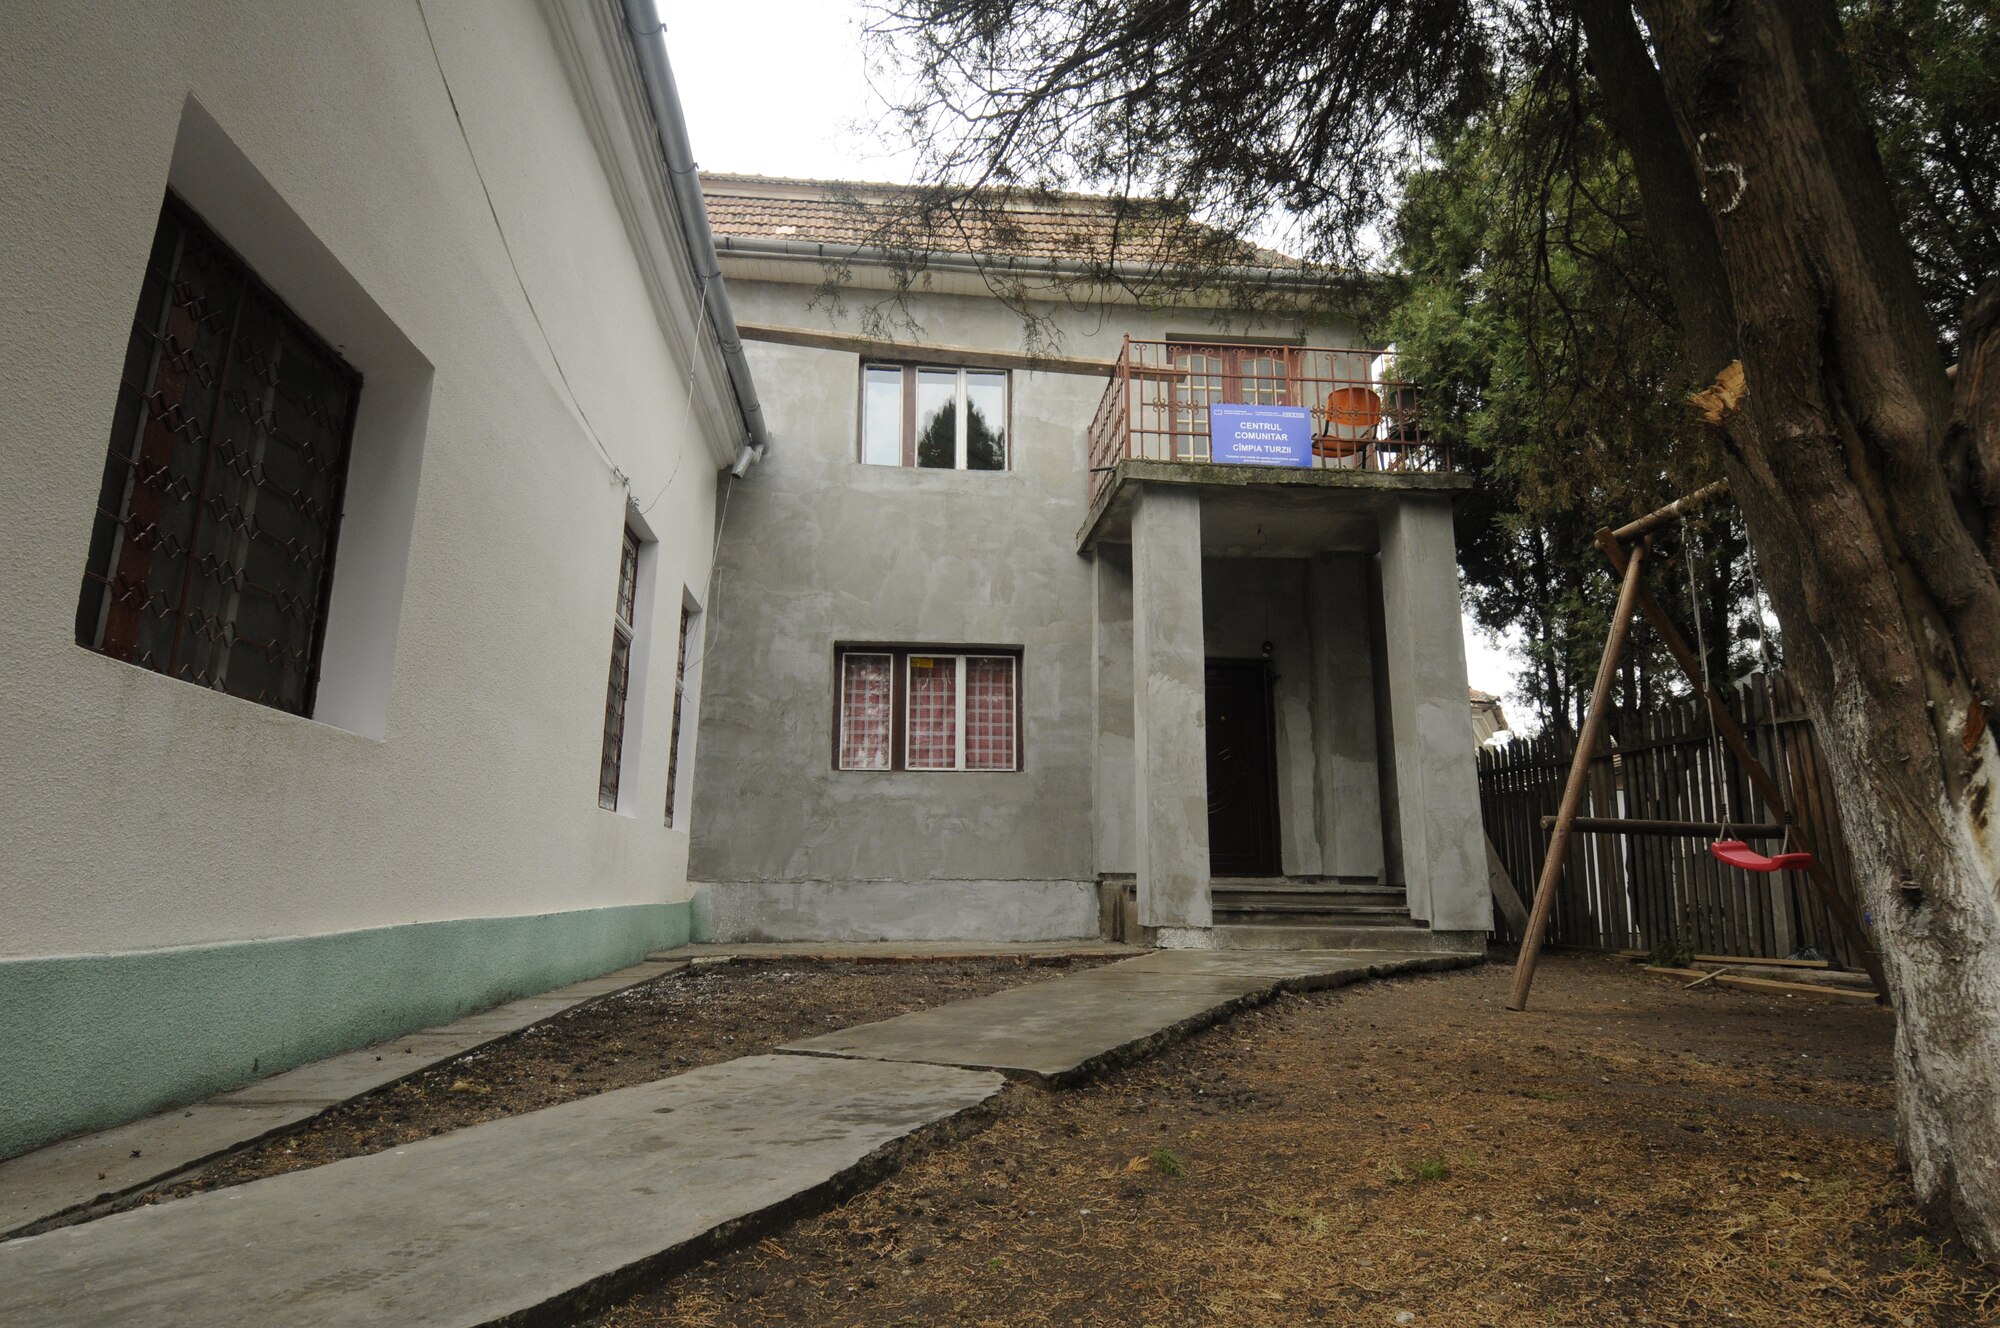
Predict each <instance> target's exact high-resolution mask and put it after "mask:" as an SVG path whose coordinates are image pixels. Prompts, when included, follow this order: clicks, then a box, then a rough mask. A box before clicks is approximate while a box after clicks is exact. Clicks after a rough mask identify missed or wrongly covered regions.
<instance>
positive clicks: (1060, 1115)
mask: <svg viewBox="0 0 2000 1328" xmlns="http://www.w3.org/2000/svg"><path fill="white" fill-rule="evenodd" d="M1506 979H1507V973H1506V970H1505V969H1503V968H1499V967H1490V968H1487V969H1484V970H1475V971H1471V972H1465V973H1458V974H1450V975H1444V976H1439V977H1432V978H1423V979H1415V980H1405V981H1398V982H1392V983H1378V984H1370V985H1368V986H1363V987H1357V988H1348V989H1345V990H1343V991H1340V992H1336V993H1326V994H1321V995H1315V996H1308V997H1287V998H1284V999H1282V1000H1280V1001H1279V1002H1278V1003H1276V1004H1274V1005H1272V1006H1270V1007H1266V1008H1265V1009H1263V1010H1260V1011H1257V1012H1253V1013H1251V1014H1248V1015H1246V1016H1243V1017H1241V1018H1239V1019H1237V1020H1236V1021H1234V1022H1232V1023H1230V1024H1228V1025H1225V1026H1223V1027H1221V1028H1219V1029H1217V1030H1214V1031H1212V1032H1210V1033H1208V1034H1206V1035H1203V1036H1201V1037H1198V1038H1197V1039H1195V1040H1194V1041H1193V1042H1191V1043H1189V1044H1187V1045H1185V1046H1182V1047H1180V1048H1177V1049H1175V1050H1172V1051H1170V1052H1168V1053H1167V1054H1165V1055H1163V1056H1161V1057H1159V1058H1157V1059H1155V1060H1153V1061H1150V1062H1147V1063H1145V1064H1142V1065H1139V1066H1136V1067H1133V1068H1132V1069H1130V1070H1127V1071H1125V1072H1123V1073H1122V1074H1119V1075H1116V1076H1114V1077H1112V1078H1110V1079H1108V1080H1105V1081H1103V1082H1100V1083H1097V1084H1095V1085H1091V1086H1088V1087H1085V1088H1082V1089H1078V1090H1073V1091H1069V1092H1060V1093H1050V1092H1044V1091H1041V1090H1036V1089H1029V1088H1018V1089H1015V1090H1012V1097H1011V1103H1010V1109H1009V1112H1008V1114H1007V1115H1006V1116H1005V1117H1004V1118H1003V1119H1001V1120H1000V1121H998V1122H997V1123H996V1124H995V1125H994V1126H993V1127H992V1128H991V1129H989V1130H987V1131H986V1132H985V1133H983V1134H981V1135H979V1136H976V1137H974V1138H972V1139H969V1140H966V1141H964V1142H962V1143H959V1144H957V1145H954V1146H952V1147H949V1148H946V1149H944V1150H941V1151H940V1152H938V1153H936V1154H933V1155H932V1156H930V1157H928V1158H926V1159H923V1160H922V1161H920V1162H918V1163H916V1164H915V1165H913V1166H911V1167H910V1168H908V1169H907V1170H905V1171H904V1172H903V1173H901V1174H900V1175H898V1176H897V1177H895V1178H893V1179H892V1180H890V1181H888V1182H886V1183H885V1184H883V1185H881V1186H879V1187H877V1188H875V1189H874V1190H871V1191H870V1192H868V1193H866V1194H864V1195H861V1196H859V1197H858V1198H856V1199H854V1200H853V1201H851V1202H849V1203H848V1204H846V1205H844V1206H843V1207H841V1208H839V1209H837V1210H835V1211H833V1212H831V1213H828V1214H825V1215H823V1216H820V1217H816V1218H810V1219H805V1220H802V1221H800V1222H797V1223H794V1224H793V1225H792V1226H790V1227H789V1228H787V1229H785V1230H783V1231H781V1232H779V1233H778V1234H777V1235H776V1236H775V1237H773V1238H772V1239H769V1240H766V1241H763V1242H762V1243H761V1244H758V1245H755V1246H752V1247H750V1248H747V1249H743V1250H739V1251H737V1252H735V1253H733V1254H730V1255H726V1256H724V1257H721V1258H719V1259H717V1260H714V1261H711V1262H709V1263H707V1264H704V1265H702V1266H700V1267H698V1268H695V1269H692V1270H690V1271H689V1272H688V1273H686V1274H685V1275H683V1276H681V1277H679V1278H677V1279H674V1280H672V1281H670V1282H668V1283H666V1284H664V1285H663V1286H662V1287H660V1288H659V1289H657V1290H655V1291H653V1292H651V1293H648V1294H646V1295H643V1296H641V1297H638V1298H636V1299H635V1300H633V1301H632V1302H630V1303H628V1304H626V1305H623V1306H621V1307H619V1308H617V1309H614V1310H612V1311H610V1312H608V1313H607V1314H605V1315H604V1316H602V1317H601V1318H600V1319H598V1320H596V1321H595V1322H596V1323H598V1324H599V1325H601V1326H602V1328H614V1326H615V1328H639V1326H640V1325H751V1324H760V1325H761V1324H778V1323H788V1324H800V1323H810V1324H825V1325H841V1324H853V1325H864V1324H865V1325H898V1324H981V1325H986V1324H992V1325H998V1324H1007V1325H1036V1324H1049V1325H1069V1324H1117V1325H1131V1326H1132V1328H1143V1326H1145V1325H1156V1326H1157V1328H1167V1325H1185V1324H1203V1325H1208V1324H1291V1323H1316V1322H1327V1323H1339V1324H1398V1323H1407V1324H1421V1325H1453V1326H1456V1325H1467V1326H1469V1325H1509V1326H1511V1325H1517V1324H1681V1325H1695V1324H1700V1325H1709V1324H1721V1323H1731V1324H1744V1325H1787V1326H1790V1325H1799V1324H1842V1325H1846V1324H1856V1325H1872V1324H1881V1325H1897V1326H1902V1325H1911V1326H1916V1328H1931V1326H1934V1325H1936V1326H1956V1325H1969V1324H1992V1323H2000V1270H1995V1269H1992V1268H1990V1267H1987V1268H1980V1267H1974V1266H1972V1265H1970V1264H1969V1263H1968V1262H1966V1261H1965V1260H1964V1259H1963V1258H1962V1257H1960V1256H1959V1255H1958V1253H1957V1251H1956V1250H1954V1249H1953V1248H1951V1247H1950V1246H1949V1245H1948V1244H1947V1245H1945V1246H1944V1247H1943V1248H1942V1249H1940V1237H1939V1235H1938V1234H1937V1233H1936V1232H1934V1231H1932V1230H1930V1229H1928V1228H1926V1227H1925V1226H1924V1225H1923V1223H1922V1221H1921V1219H1920V1217H1919V1215H1918V1214H1917V1213H1916V1211H1915V1209H1914V1206H1913V1203H1912V1200H1911V1196H1910V1194H1909V1191H1908V1188H1907V1185H1906V1183H1905V1182H1904V1180H1903V1179H1902V1178H1901V1177H1900V1176H1899V1175H1898V1174H1897V1173H1896V1171H1895V1150H1894V1146H1893V1143H1892V1141H1891V1138H1890V1126H1891V1121H1892V1118H1891V1116H1890V1115H1889V1113H1890V1112H1891V1110H1892V1102H1891V1096H1890V1085H1889V1082H1888V1067H1887V1057H1888V1049H1889V1038H1890V1032H1891V1025H1890V1019H1889V1017H1888V1016H1887V1015H1886V1014H1884V1013H1882V1012H1880V1011H1877V1010H1874V1009H1872V1008H1854V1007H1849V1006H1844V1005H1832V1004H1820V1003H1817V1002H1812V1001H1809V1000H1804V999H1790V1000H1785V999H1773V998H1770V997H1764V996H1754V995H1749V994H1746V993H1742V992H1730V991H1708V990H1699V991H1692V992H1682V991H1679V990H1677V989H1676V988H1673V987H1669V986H1666V985H1664V984H1659V983H1656V982H1651V981H1648V980H1647V979H1645V978H1643V977H1641V976H1639V975H1638V974H1636V973H1635V972H1633V971H1632V969H1631V968H1630V967H1629V966H1626V965H1621V964H1617V963H1614V962H1606V961H1598V960H1587V959H1578V958H1568V957H1560V958H1557V959H1555V960H1553V961H1552V962H1550V963H1549V964H1548V966H1547V967H1546V968H1545V970H1544V973H1543V976H1542V978H1541V979H1540V981H1539V982H1538V984H1537V987H1536V1007H1535V1009H1534V1011H1533V1012H1531V1013H1530V1014H1528V1015H1525V1016H1524V1015H1513V1014H1508V1013H1507V1012H1505V1011H1504V1010H1503V1009H1502V1008H1501V1003H1500V1002H1501V998H1502V996H1503V995H1504V991H1505V985H1506Z"/></svg>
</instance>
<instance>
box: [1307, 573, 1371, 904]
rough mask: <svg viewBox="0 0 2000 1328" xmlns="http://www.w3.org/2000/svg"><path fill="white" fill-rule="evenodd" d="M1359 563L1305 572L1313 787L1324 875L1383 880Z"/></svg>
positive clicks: (1367, 626) (1366, 608)
mask: <svg viewBox="0 0 2000 1328" xmlns="http://www.w3.org/2000/svg"><path fill="white" fill-rule="evenodd" d="M1368 563H1369V560H1368V558H1366V557H1365V556H1364V555H1361V554H1352V553H1323V554H1320V555H1318V556H1317V557H1315V558H1314V559H1313V560H1312V562H1311V564H1310V567H1309V571H1308V574H1307V582H1306V601H1307V604H1306V617H1307V626H1308V627H1309V629H1310V631H1311V635H1312V716H1313V718H1312V727H1313V762H1314V776H1315V777H1314V784H1315V786H1316V789H1317V795H1316V799H1315V808H1314V810H1315V814H1316V818H1317V824H1318V831H1319V840H1320V858H1321V861H1322V862H1324V863H1325V866H1324V867H1323V868H1322V870H1324V871H1325V872H1326V873H1327V874H1328V875H1331V876H1337V877H1341V878H1343V879H1347V880H1355V879H1363V880H1380V879H1381V878H1382V869H1383V859H1382V777H1381V773H1380V770H1379V768H1378V767H1377V765H1376V750H1375V749H1376V743H1375V651H1374V649H1373V646H1374V638H1375V635H1376V625H1375V614H1374V612H1373V609H1372V606H1371V603H1370V597H1369V593H1368V570H1369V569H1368Z"/></svg>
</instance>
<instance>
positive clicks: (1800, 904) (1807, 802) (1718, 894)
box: [1479, 673, 1862, 965]
mask: <svg viewBox="0 0 2000 1328" xmlns="http://www.w3.org/2000/svg"><path fill="white" fill-rule="evenodd" d="M1730 709H1731V711H1732V712H1733V713H1734V714H1735V716H1736V719H1737V722H1738V723H1739V724H1741V725H1742V727H1743V730H1744V732H1745V733H1746V734H1747V735H1748V737H1749V739H1750V744H1751V747H1752V750H1754V751H1755V752H1756V753H1757V758H1758V759H1759V760H1760V761H1762V762H1763V763H1764V767H1765V769H1767V770H1769V771H1770V772H1771V775H1772V777H1773V778H1774V779H1775V780H1777V782H1778V784H1779V786H1780V787H1781V788H1782V789H1783V790H1784V794H1785V797H1786V798H1787V800H1788V801H1789V802H1790V804H1791V808H1792V815H1793V819H1794V820H1795V821H1796V822H1797V824H1798V826H1799V828H1800V829H1801V830H1802V831H1804V832H1805V833H1806V835H1807V836H1808V837H1809V838H1810V840H1811V842H1812V844H1813V847H1814V848H1815V850H1816V851H1817V852H1818V854H1819V856H1820V859H1821V860H1822V861H1823V862H1824V863H1825V864H1826V865H1827V866H1828V867H1829V868H1830V869H1831V871H1832V873H1833V877H1834V880H1835V882H1836V883H1837V884H1838V886H1839V888H1840V889H1841V890H1842V891H1843V892H1844V893H1845V894H1846V895H1847V896H1848V898H1849V899H1850V900H1854V898H1855V896H1854V888H1853V873H1852V868H1851V866H1850V863H1849V859H1848V854H1847V847H1846V841H1845V839H1844V837H1843V836H1842V834H1841V828H1840V819H1839V815H1838V813H1837V812H1836V811H1835V809H1834V803H1833V796H1832V782H1831V780H1830V779H1829V777H1828V774H1827V770H1826V763H1825V761H1824V759H1823V758H1822V756H1821V754H1820V750H1819V746H1818V744H1817V742H1816V741H1815V740H1814V738H1813V732H1812V727H1811V725H1810V724H1809V723H1808V722H1807V720H1806V717H1805V714H1804V709H1803V707H1802V706H1801V705H1800V704H1799V697H1798V691H1797V687H1796V685H1795V684H1794V683H1793V682H1792V681H1791V680H1790V679H1789V678H1787V677H1786V676H1785V675H1783V674H1782V673H1781V674H1778V675H1776V676H1775V677H1772V678H1769V679H1766V678H1764V677H1763V676H1761V675H1760V676H1758V677H1755V678H1752V679H1751V680H1749V681H1748V682H1746V683H1744V684H1743V685H1741V686H1740V687H1739V688H1738V689H1737V690H1736V694H1735V695H1734V696H1733V697H1732V698H1731V700H1730ZM1610 727H1611V739H1610V744H1609V749H1608V750H1603V751H1600V752H1599V753H1598V755H1597V756H1596V758H1595V759H1594V760H1592V762H1591V765H1590V778H1589V785H1588V789H1587V791H1586V793H1585V795H1584V802H1583V807H1582V810H1581V812H1580V813H1579V814H1580V815H1583V816H1602V817H1633V818H1643V819H1649V820H1672V821H1720V820H1723V819H1725V817H1724V810H1723V809H1724V803H1723V798H1722V790H1721V784H1720V782H1719V778H1718V771H1717V762H1718V761H1720V762H1721V763H1722V771H1721V774H1722V777H1726V778H1727V779H1728V780H1729V799H1730V801H1729V808H1730V813H1731V814H1730V816H1729V818H1728V819H1731V820H1733V821H1735V822H1738V823H1755V822H1777V821H1782V820H1783V819H1784V811H1783V809H1780V808H1773V807H1766V806H1765V805H1764V804H1763V802H1762V801H1761V800H1760V799H1759V798H1758V797H1757V796H1756V794H1755V792H1754V791H1753V790H1752V789H1751V788H1750V786H1749V781H1748V780H1746V779H1745V778H1744V777H1743V775H1742V772H1741V771H1739V770H1738V769H1737V768H1736V761H1735V758H1734V757H1732V756H1730V755H1729V753H1728V752H1727V751H1726V750H1719V744H1715V743H1713V742H1711V740H1710V733H1709V724H1708V717H1707V715H1706V714H1705V713H1704V712H1703V711H1702V710H1701V709H1700V708H1699V707H1698V706H1697V705H1696V704H1695V703H1694V702H1693V701H1688V702H1685V703H1683V704H1682V705H1680V706H1678V707H1675V708H1672V709H1669V710H1666V711H1664V712H1661V713H1659V714H1655V715H1650V716H1644V717H1641V718H1639V719H1638V720H1636V721H1633V720H1631V719H1628V718H1627V717H1624V716H1614V717H1613V719H1612V723H1611V726H1610ZM1570 757H1571V751H1570V749H1569V748H1568V747H1567V746H1566V745H1564V744H1563V743H1562V742H1561V741H1560V740H1559V739H1557V738H1556V737H1554V736H1542V737H1535V738H1526V739H1516V740H1515V741H1513V742H1511V743H1509V744H1507V745H1506V746H1504V747H1497V748H1495V747H1489V748H1485V749H1482V750H1481V751H1480V753H1479V792H1480V804H1481V807H1482V810H1483V812H1484V814H1485V820H1486V833H1487V837H1488V838H1489V839H1490V840H1491V841H1492V843H1493V846H1494V848H1495V849H1496V850H1497V851H1498V853H1499V855H1500V859H1501V861H1502V862H1504V863H1505V864H1506V867H1507V870H1508V872H1509V873H1510V874H1511V875H1512V877H1513V879H1514V884H1515V887H1516V888H1517V889H1518V890H1519V891H1520V893H1521V895H1522V898H1523V900H1524V901H1526V900H1528V897H1529V896H1530V895H1531V894H1532V892H1533V890H1534V888H1535V883H1536V882H1537V881H1538V880H1539V879H1540V877H1541V872H1542V859H1543V856H1544V855H1545V854H1546V852H1547V850H1548V842H1549V832H1548V831H1547V829H1545V828H1544V827H1543V825H1542V818H1543V817H1544V816H1553V815H1554V814H1555V811H1556V806H1557V804H1558V803H1560V802H1561V800H1562V792H1563V781H1564V779H1565V778H1566V777H1567V776H1568V774H1569V765H1570ZM1754 846H1755V847H1757V848H1759V849H1761V850H1762V851H1764V852H1767V853H1774V852H1776V851H1777V849H1778V846H1777V845H1776V844H1775V843H1767V844H1757V845H1754ZM1855 912H1856V914H1857V915H1860V914H1861V912H1862V910H1861V906H1860V904H1859V903H1858V902H1856V904H1855ZM1495 932H1496V935H1497V936H1498V937H1499V938H1500V939H1502V940H1506V941H1518V940H1519V939H1520V938H1519V937H1518V936H1516V935H1514V934H1513V933H1512V928H1510V927H1509V926H1508V924H1507V922H1506V920H1505V919H1504V918H1496V921H1495ZM1662 942H1667V943H1683V944H1686V945H1687V946H1689V947H1690V948H1692V949H1693V950H1694V951H1695V952H1696V953H1699V954H1727V955H1743V956H1756V957H1760V958H1771V959H1782V958H1784V957H1786V956H1788V955H1792V954H1795V953H1797V952H1798V951H1800V950H1806V949H1810V950H1814V951H1817V952H1818V953H1819V954H1820V955H1822V956H1824V957H1826V958H1830V959H1834V960H1837V961H1838V962H1840V963H1842V964H1848V965H1851V964H1853V963H1854V962H1855V955H1854V953H1853V949H1852V947H1851V945H1850V944H1849V942H1848V939H1847V937H1845V936H1844V935H1842V934H1841V932H1840V930H1839V929H1838V927H1837V926H1836V925H1835V924H1834V922H1833V921H1832V919H1830V918H1829V917H1828V916H1827V912H1826V909H1825V908H1824V906H1822V905H1821V904H1820V902H1819V901H1818V899H1817V898H1816V897H1815V895H1814V892H1813V888H1812V885H1811V883H1810V882H1809V881H1808V880H1807V878H1806V876H1805V875H1804V873H1801V872H1775V873H1771V874H1768V875H1765V874H1760V873H1756V872H1746V871H1741V870H1739V869H1737V868H1734V867H1727V866H1724V865H1723V864H1722V863H1720V862H1718V861H1716V860H1715V859H1714V858H1713V857H1711V856H1710V855H1709V852H1708V841H1707V840H1706V839H1700V838H1687V839H1679V838H1674V839H1664V838H1654V837H1650V836H1646V837H1641V836H1637V835H1622V834H1592V835H1578V836H1576V837H1575V838H1574V839H1572V840H1571V846H1570V854H1569V862H1568V864H1567V865H1566V867H1565V869H1564V872H1563V876H1562V879H1561V881H1560V882H1559V883H1558V894H1557V896H1556V902H1555V907H1554V909H1553V911H1552V912H1551V913H1550V915H1549V935H1548V943H1549V944H1551V945H1568V946H1576V947H1580V948H1587V949H1594V950H1623V949H1637V950H1651V949H1652V948H1653V947H1654V946H1656V945H1658V944H1661V943H1662Z"/></svg>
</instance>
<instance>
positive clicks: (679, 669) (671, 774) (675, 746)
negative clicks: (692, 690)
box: [667, 604, 694, 828]
mask: <svg viewBox="0 0 2000 1328" xmlns="http://www.w3.org/2000/svg"><path fill="white" fill-rule="evenodd" d="M693 624H694V610H692V609H690V608H688V606H687V605H685V604H683V605H681V634H680V637H679V640H680V655H679V656H678V657H677V658H676V660H675V662H674V722H673V727H672V729H671V730H670V735H669V737H668V739H667V825H668V827H669V828H671V827H672V826H673V823H674V788H675V786H676V785H677V784H678V783H679V781H680V769H681V701H682V700H683V699H684V698H685V695H686V692H687V668H688V644H689V643H688V632H689V630H690V628H691V627H692V626H693Z"/></svg>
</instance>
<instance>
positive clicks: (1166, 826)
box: [1132, 487, 1212, 932]
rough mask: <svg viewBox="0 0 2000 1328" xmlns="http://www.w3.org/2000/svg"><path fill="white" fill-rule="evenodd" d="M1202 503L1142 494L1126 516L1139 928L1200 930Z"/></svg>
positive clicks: (1203, 835) (1204, 779) (1204, 836)
mask: <svg viewBox="0 0 2000 1328" xmlns="http://www.w3.org/2000/svg"><path fill="white" fill-rule="evenodd" d="M1202 599H1203V596H1202V558H1201V495H1200V493H1199V492H1198V491H1196V490H1193V489H1175V488H1164V487H1161V488H1150V489H1147V490H1146V491H1145V492H1144V493H1142V494H1140V495H1139V498H1138V500H1137V502H1136V504H1135V506H1134V509H1133V512H1132V695H1133V706H1132V766H1133V771H1134V776H1135V777H1134V780H1133V795H1132V807H1133V840H1134V843H1135V845H1136V847H1137V852H1136V854H1135V858H1134V862H1135V868H1136V870H1137V872H1138V877H1139V925H1140V926H1142V927H1155V928H1161V929H1170V930H1173V931H1176V932H1178V931H1182V930H1184V929H1199V928H1206V927H1208V926H1209V925H1210V922H1211V920H1212V914H1211V910H1210V903H1209V893H1208V882H1209V873H1208V743H1207V710H1208V707H1207V679H1206V670H1205V668H1204V662H1203V661H1204V653H1203V630H1204V628H1203V622H1202Z"/></svg>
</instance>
